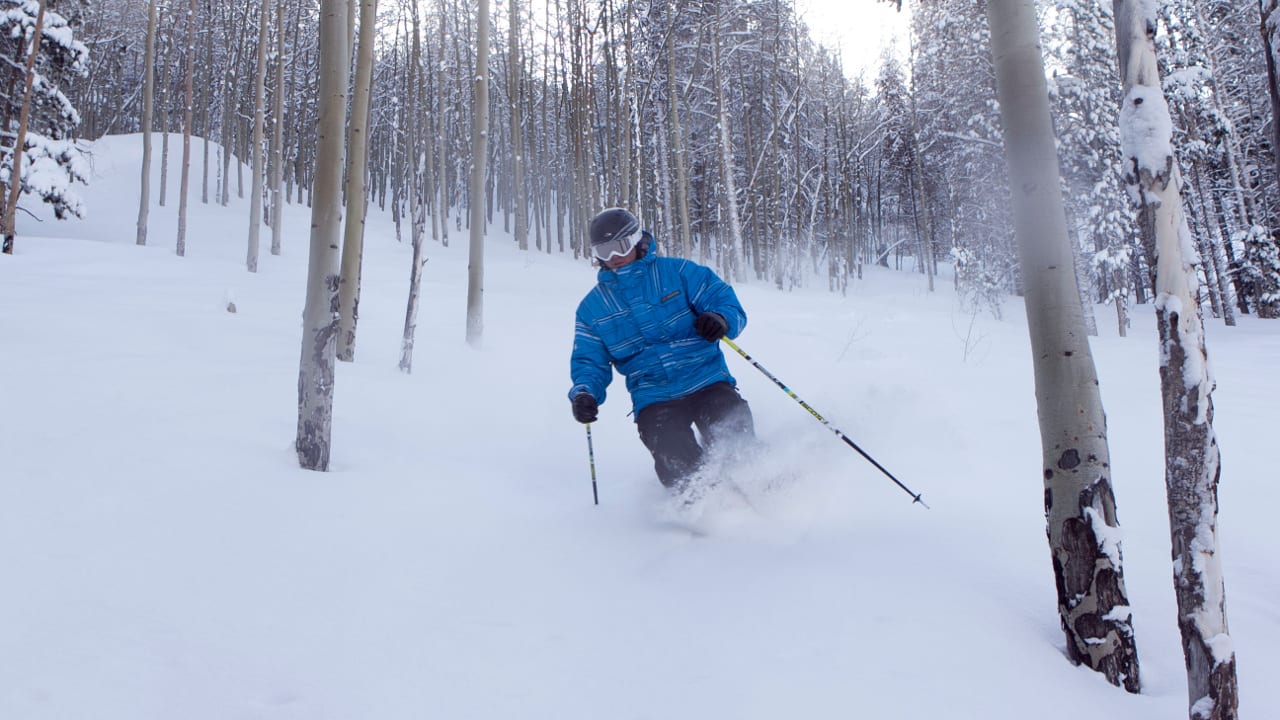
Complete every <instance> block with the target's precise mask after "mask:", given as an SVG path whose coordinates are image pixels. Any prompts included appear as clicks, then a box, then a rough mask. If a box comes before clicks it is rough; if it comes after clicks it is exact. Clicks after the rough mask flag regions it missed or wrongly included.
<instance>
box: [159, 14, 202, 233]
mask: <svg viewBox="0 0 1280 720" xmlns="http://www.w3.org/2000/svg"><path fill="white" fill-rule="evenodd" d="M186 56H187V58H186V59H187V62H186V65H185V67H186V69H185V71H184V79H183V81H182V88H183V89H182V171H181V173H180V177H179V180H178V250H177V252H178V254H179V255H185V254H186V252H187V195H189V194H190V188H191V121H192V117H193V115H192V111H193V109H194V107H193V106H194V105H195V92H194V90H195V88H194V82H195V69H196V0H191V2H190V3H189V4H188V5H187V52H186ZM165 136H166V137H168V133H166V134H165Z"/></svg>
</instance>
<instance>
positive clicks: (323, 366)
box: [295, 0, 348, 472]
mask: <svg viewBox="0 0 1280 720" xmlns="http://www.w3.org/2000/svg"><path fill="white" fill-rule="evenodd" d="M346 25H347V0H320V86H319V103H320V108H319V110H320V117H319V122H318V123H317V124H316V165H315V189H314V191H313V192H312V198H311V199H312V204H311V252H310V258H309V261H308V266H307V301H306V306H305V307H304V308H303V311H302V357H301V360H300V362H299V366H298V437H297V441H296V442H295V447H296V449H297V452H298V464H299V465H301V466H302V468H304V469H306V470H319V471H322V472H323V471H327V470H328V469H329V446H330V442H329V440H330V435H331V429H332V425H333V385H334V365H335V360H334V356H335V349H336V347H337V333H338V322H337V318H338V242H339V241H340V239H341V234H342V159H343V142H342V141H343V128H344V120H345V119H346V111H347V68H348V62H347V27H346Z"/></svg>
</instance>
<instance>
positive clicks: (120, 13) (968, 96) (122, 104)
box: [0, 0, 1280, 331]
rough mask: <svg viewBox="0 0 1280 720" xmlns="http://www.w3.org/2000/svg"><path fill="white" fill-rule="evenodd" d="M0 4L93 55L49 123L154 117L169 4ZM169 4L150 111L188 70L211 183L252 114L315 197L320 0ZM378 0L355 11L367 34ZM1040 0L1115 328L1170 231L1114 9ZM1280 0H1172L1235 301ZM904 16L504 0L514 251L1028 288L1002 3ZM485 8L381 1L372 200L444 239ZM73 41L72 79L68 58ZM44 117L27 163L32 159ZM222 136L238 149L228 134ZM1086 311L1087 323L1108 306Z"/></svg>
mask: <svg viewBox="0 0 1280 720" xmlns="http://www.w3.org/2000/svg"><path fill="white" fill-rule="evenodd" d="M866 1H867V2H868V3H870V2H871V1H872V0H866ZM5 4H7V5H12V6H19V7H27V8H29V9H34V8H35V7H36V6H37V5H38V4H39V5H47V6H48V8H49V10H50V11H51V12H56V14H57V15H58V16H59V17H60V18H65V20H66V23H68V24H69V25H70V27H73V28H74V30H75V35H76V38H77V41H78V43H83V45H84V46H86V47H87V48H88V50H89V52H87V53H86V56H85V57H84V58H79V59H78V60H75V59H73V60H68V59H66V58H63V57H60V56H59V54H58V53H54V52H53V51H52V50H50V51H46V50H44V49H42V50H41V55H42V57H41V60H40V62H39V63H38V64H37V67H48V68H50V69H51V70H52V69H55V68H56V69H59V70H58V71H59V73H60V74H59V77H58V78H57V79H60V80H61V83H60V84H59V85H56V86H55V87H61V89H62V92H63V93H65V95H66V97H67V98H69V102H70V104H71V105H72V106H74V109H75V110H76V111H78V114H79V117H78V120H79V125H78V129H76V130H75V131H74V132H71V131H69V130H67V129H66V128H58V127H55V125H56V124H55V123H51V122H49V121H46V122H45V123H44V125H43V127H46V128H48V129H47V130H44V131H41V132H45V136H46V137H50V138H54V139H62V138H65V137H71V136H75V137H78V138H80V139H84V140H90V139H94V138H97V137H100V136H102V135H105V134H119V133H128V132H138V131H140V130H141V129H142V128H143V117H142V116H143V105H144V102H143V101H144V94H145V93H144V92H143V90H144V85H145V82H144V76H145V75H146V68H147V67H149V66H148V63H147V61H146V60H147V58H146V48H147V47H148V44H147V33H148V23H147V16H148V6H149V4H150V3H149V1H148V0H96V1H95V2H92V3H87V2H83V1H82V0H48V1H47V2H45V3H37V2H36V0H22V1H21V2H18V1H16V0H5ZM157 5H158V21H157V24H156V29H155V38H154V44H155V45H154V46H155V51H154V58H153V59H154V62H153V64H152V65H151V67H153V72H154V80H155V92H154V101H153V109H152V116H151V124H152V127H153V128H154V129H155V130H157V131H169V132H181V131H182V130H183V128H184V109H185V102H186V101H185V89H186V87H185V86H186V77H185V73H186V70H187V68H191V69H192V71H193V73H194V78H193V87H194V95H193V98H192V119H191V133H192V135H193V136H194V137H195V138H197V140H196V143H197V147H196V148H195V149H194V151H193V154H194V158H193V172H194V173H196V176H195V178H194V180H193V184H194V183H198V185H199V188H200V199H201V201H203V202H222V203H226V202H227V201H228V199H229V197H230V193H232V192H234V193H236V194H237V195H238V196H244V195H245V194H253V190H252V188H253V187H255V185H254V183H253V178H247V177H245V175H246V174H250V175H251V174H254V173H252V172H249V173H246V172H245V170H244V169H243V168H244V165H242V164H241V162H233V161H243V162H244V163H245V164H249V163H251V161H252V160H253V159H254V158H255V154H254V153H253V152H252V146H253V145H254V142H255V137H257V138H261V140H259V143H260V144H261V147H262V149H263V153H262V155H263V157H264V158H265V162H264V163H263V164H262V167H263V172H264V178H263V179H264V180H265V182H264V183H263V185H261V187H264V188H265V189H264V190H263V191H262V193H261V195H262V197H263V200H264V202H265V207H266V209H265V213H264V214H263V219H264V222H267V223H272V222H273V221H272V217H273V214H274V213H273V212H272V209H271V205H272V203H278V202H295V203H296V202H303V203H305V202H309V201H310V199H311V192H312V184H313V180H314V175H315V159H316V147H315V138H314V128H315V126H316V122H317V117H318V103H317V93H318V82H317V78H318V66H319V46H318V18H319V15H318V6H317V3H316V1H315V0H267V1H266V2H253V3H216V2H211V1H210V0H195V1H194V2H176V1H174V0H166V1H164V2H158V3H157ZM357 5H358V3H350V4H349V10H348V14H349V16H350V20H351V22H350V25H351V29H350V30H349V40H350V41H351V42H352V43H354V42H355V28H356V27H358V25H359V23H358V22H356V19H355V18H356V13H357ZM1038 5H1039V10H1040V24H1041V28H1042V32H1043V34H1044V47H1045V52H1046V59H1045V60H1046V71H1047V73H1048V74H1049V80H1050V85H1049V92H1050V95H1051V97H1052V103H1053V115H1054V123H1055V129H1056V132H1057V135H1058V141H1059V149H1060V158H1061V167H1062V183H1063V187H1064V189H1065V190H1066V191H1067V195H1066V197H1067V203H1068V214H1069V224H1070V229H1071V234H1072V239H1073V242H1074V244H1075V246H1076V255H1077V273H1078V275H1079V276H1080V279H1081V293H1082V295H1087V296H1088V297H1090V298H1092V299H1093V300H1095V301H1109V302H1112V303H1113V304H1114V305H1115V307H1116V310H1117V313H1118V322H1119V323H1120V326H1121V328H1122V331H1123V328H1124V327H1125V325H1126V321H1125V312H1126V308H1127V306H1128V303H1130V302H1135V301H1136V302H1139V303H1143V302H1148V301H1149V300H1150V299H1151V298H1152V296H1153V291H1154V288H1153V285H1152V283H1153V280H1152V272H1151V262H1150V257H1151V249H1150V248H1144V247H1142V243H1141V241H1140V240H1139V233H1137V232H1136V231H1135V225H1134V220H1135V217H1134V215H1133V210H1132V202H1131V201H1130V200H1129V199H1128V198H1127V197H1126V196H1125V192H1124V188H1123V184H1122V182H1121V181H1120V179H1119V173H1118V162H1119V150H1118V148H1119V137H1118V134H1117V131H1116V130H1115V117H1116V109H1117V107H1118V105H1117V102H1118V95H1119V92H1120V84H1119V81H1118V78H1117V74H1116V62H1115V43H1114V30H1113V24H1114V23H1113V19H1112V17H1111V12H1110V8H1109V6H1108V3H1095V2H1085V1H1083V0H1056V1H1055V2H1040V3H1038ZM1274 6H1275V3H1274V2H1273V1H1272V0H1262V1H1261V2H1259V3H1258V4H1256V5H1254V4H1251V3H1249V2H1243V3H1242V2H1227V1H1225V0H1215V1H1212V2H1192V1H1191V0H1170V1H1169V2H1167V3H1165V4H1163V5H1162V6H1161V8H1162V9H1161V13H1160V18H1159V25H1160V27H1159V28H1158V33H1157V41H1158V43H1159V50H1160V52H1159V61H1160V63H1161V68H1160V69H1161V76H1162V77H1163V78H1165V87H1166V91H1167V92H1168V94H1169V101H1170V104H1171V110H1172V113H1173V115H1174V122H1175V133H1176V138H1175V139H1176V142H1177V144H1178V147H1179V148H1180V149H1181V150H1182V153H1181V154H1180V156H1179V157H1180V162H1181V164H1182V175H1183V178H1184V180H1185V184H1184V190H1183V195H1184V197H1185V198H1186V204H1187V209H1188V214H1189V220H1190V224H1191V229H1192V231H1193V236H1194V238H1195V242H1196V243H1197V250H1198V251H1199V252H1200V255H1201V257H1202V259H1203V262H1202V263H1200V264H1198V265H1197V268H1198V271H1199V272H1200V273H1201V275H1202V281H1203V282H1202V283H1201V287H1202V288H1203V298H1202V300H1203V302H1204V304H1205V308H1206V310H1207V311H1208V312H1211V313H1212V314H1213V315H1214V316H1215V317H1223V318H1225V320H1226V321H1227V322H1228V323H1232V322H1234V318H1235V316H1236V315H1237V314H1256V315H1258V316H1261V317H1272V316H1275V315H1276V314H1278V313H1280V250H1278V247H1280V240H1278V238H1280V184H1278V182H1277V175H1278V173H1280V165H1278V164H1277V160H1276V154H1275V152H1274V146H1275V142H1276V138H1277V132H1276V129H1275V125H1276V123H1275V122H1273V119H1272V118H1273V107H1274V103H1275V102H1276V93H1277V80H1276V76H1275V65H1276V62H1275V55H1274V54H1273V53H1270V52H1268V50H1271V49H1274V47H1275V43H1274V42H1271V41H1270V40H1269V39H1268V36H1267V35H1265V32H1266V31H1267V28H1270V32H1271V35H1272V36H1274V34H1275V29H1274V28H1275V23H1272V24H1271V25H1267V24H1266V23H1265V22H1264V18H1265V17H1266V16H1267V15H1268V14H1274V12H1275V8H1274ZM911 10H912V31H911V34H910V38H909V39H908V41H907V42H906V43H904V45H905V47H904V48H903V51H902V52H899V53H886V54H885V56H884V57H883V61H882V63H881V65H880V66H879V67H878V68H876V69H874V70H869V71H867V72H866V74H865V76H863V77H847V76H846V75H847V74H848V73H846V72H844V69H843V67H842V63H841V58H840V57H839V55H838V54H836V53H835V52H833V51H832V50H830V49H828V48H825V47H822V46H820V45H818V44H816V43H815V42H814V41H813V40H812V39H811V36H810V33H809V31H808V29H807V28H806V27H805V26H804V25H803V24H802V23H801V22H800V21H799V20H798V19H797V15H796V10H795V8H794V6H793V4H792V3H791V2H788V1H787V0H707V1H705V2H699V3H678V2H666V1H655V2H623V1H622V0H598V1H596V2H586V1H585V0H548V2H545V3H538V4H532V3H529V2H527V0H515V1H508V2H495V3H493V6H492V9H491V12H492V18H491V20H492V22H491V25H492V27H493V28H494V31H493V32H492V33H491V35H492V52H491V53H490V54H489V62H488V67H489V78H488V80H489V82H488V89H489V92H488V98H489V106H490V111H489V123H488V137H489V138H490V142H489V143H488V149H487V155H488V162H487V163H486V168H487V172H486V182H485V186H484V187H485V191H484V197H483V198H482V199H481V200H480V202H482V203H483V204H484V208H483V209H484V216H485V217H486V218H487V222H488V223H490V224H494V225H496V224H499V223H500V224H501V227H503V229H504V230H508V231H511V232H512V233H513V234H514V235H515V237H516V241H517V242H518V243H519V244H520V245H521V247H530V248H532V249H533V250H536V251H543V252H564V253H572V254H574V255H581V254H582V243H583V233H584V228H585V225H586V219H587V218H589V217H590V215H591V214H592V213H593V212H594V211H595V210H597V209H599V208H600V207H603V206H607V205H614V204H617V205H626V206H629V207H633V208H636V209H637V210H638V211H639V212H640V214H641V217H642V220H643V221H644V223H645V224H646V226H648V227H650V228H651V229H653V230H654V232H655V234H656V235H657V237H658V238H659V239H660V241H661V243H662V246H663V252H665V253H668V254H675V255H684V256H689V257H693V258H696V259H699V260H701V261H703V262H706V263H708V264H711V265H713V266H714V267H715V268H716V269H717V270H719V271H720V272H721V273H722V274H724V275H726V276H728V277H730V278H732V279H735V280H745V279H755V280H759V281H766V282H769V283H772V284H775V285H776V286H777V287H779V288H783V289H786V288H790V287H794V286H796V285H798V284H801V283H807V282H811V281H812V278H813V277H814V276H815V275H814V273H815V271H816V272H817V273H818V275H817V276H818V277H825V278H827V282H828V283H829V285H830V287H831V288H832V289H834V290H840V289H843V288H845V287H847V283H849V282H850V281H856V279H857V277H858V273H859V271H860V268H861V266H862V265H863V264H865V263H881V264H891V265H893V266H895V267H904V266H906V267H908V268H909V269H913V270H915V271H918V272H922V273H926V274H928V275H929V276H930V279H931V280H932V277H933V273H934V271H935V270H936V266H937V264H938V263H939V262H948V261H949V262H952V263H954V264H955V266H956V282H957V285H958V287H959V289H960V290H961V292H962V293H963V294H964V296H965V297H966V298H968V299H970V300H971V301H973V303H974V304H975V307H986V308H990V309H992V310H995V309H996V306H995V304H994V303H993V302H991V300H992V299H994V298H998V297H1000V296H1003V295H1007V294H1009V293H1020V292H1021V278H1020V274H1019V269H1018V264H1017V261H1016V252H1015V244H1014V241H1013V236H1012V221H1011V219H1010V216H1009V208H1008V193H1007V189H1008V188H1007V185H1008V181H1007V172H1006V170H1005V166H1004V159H1003V151H1002V149H1001V141H1000V121H999V114H998V108H997V106H996V101H995V97H996V95H995V88H994V71H993V69H992V60H991V54H990V50H989V44H988V42H987V37H988V36H989V35H988V30H987V25H986V19H985V16H984V4H983V3H981V2H978V0H933V1H930V2H922V3H917V4H915V5H914V6H912V8H911ZM13 15H14V14H13V13H10V15H9V16H10V17H11V16H13ZM8 22H12V20H9V21H8ZM476 25H477V18H476V14H475V4H473V3H463V2H459V1H458V0H439V1H438V2H431V3H421V4H415V3H410V2H406V1H405V0H383V1H382V2H381V3H379V4H377V21H376V28H375V33H374V37H375V40H374V48H373V67H372V87H371V97H370V101H369V112H368V117H367V130H366V132H367V137H368V149H367V156H368V162H367V175H366V177H367V181H368V184H367V187H368V190H369V201H370V202H371V203H373V204H375V205H376V206H377V207H378V208H380V209H383V210H387V211H389V212H391V213H392V214H393V215H394V216H395V217H396V218H397V220H398V221H399V222H400V223H401V224H403V223H408V222H410V221H411V220H413V221H415V222H417V223H419V224H420V226H421V227H422V229H423V231H424V232H429V233H430V235H429V237H430V238H431V239H433V240H434V241H436V242H440V243H446V244H447V243H449V242H450V241H452V240H455V239H456V238H458V237H461V236H463V235H464V233H465V232H467V231H468V227H469V225H470V217H471V215H470V208H471V206H472V202H471V197H472V191H471V188H470V178H469V168H470V167H471V158H470V150H471V127H470V124H471V120H472V118H473V117H474V114H473V97H474V95H475V92H474V91H475V88H474V83H473V81H472V79H471V78H470V68H471V67H472V66H473V64H474V54H475V52H476V44H475V42H474V37H473V36H474V34H475V30H476ZM5 37H6V40H5V42H7V43H8V49H7V51H6V52H5V56H6V57H7V58H8V59H9V61H10V64H17V65H22V64H23V61H24V59H25V57H26V54H27V45H26V43H24V42H23V41H22V40H20V39H15V36H14V34H13V33H6V34H5ZM43 47H46V48H48V47H50V44H49V43H46V44H45V46H43ZM55 47H56V46H55ZM259 50H262V51H263V52H259ZM60 55H66V53H65V52H62V53H60ZM353 55H354V53H349V57H351V56H353ZM75 62H79V63H82V64H83V68H81V69H79V71H78V72H68V71H65V70H61V68H64V67H70V66H71V65H74V63H75ZM17 77H19V75H17V74H12V73H11V74H10V76H9V79H8V80H7V81H6V91H7V92H6V96H5V101H6V105H5V113H6V119H10V122H9V123H8V125H9V126H14V125H16V123H15V122H13V121H12V120H11V119H12V118H16V110H17V108H18V107H19V105H20V100H21V93H20V92H17V91H16V90H17V89H18V88H19V87H20V86H15V78H17ZM411 79H412V80H411ZM254 80H258V81H262V83H263V88H262V92H255V82H254ZM411 81H412V83H413V85H414V87H412V88H410V87H409V85H410V82H411ZM55 116H56V109H54V108H51V107H49V106H48V104H46V105H45V106H42V107H40V108H37V110H36V112H34V113H33V128H32V131H37V130H38V128H36V127H35V126H36V125H38V124H39V123H36V122H35V118H39V117H46V118H52V117H55ZM256 118H262V123H263V126H261V127H260V128H259V132H258V133H257V134H255V119H256ZM32 131H29V134H28V141H27V145H28V152H27V155H28V156H31V155H32V154H33V153H35V152H37V150H36V149H35V148H33V147H32V146H31V141H30V139H29V138H30V132H32ZM8 132H9V134H7V135H6V136H5V141H4V142H3V143H0V145H3V146H4V148H6V149H4V150H3V151H0V152H4V153H5V154H4V156H3V157H2V158H0V161H2V162H3V163H4V167H5V168H8V167H9V165H11V159H10V158H11V157H12V152H11V149H12V143H13V132H12V130H10V131H8ZM161 137H162V138H163V140H162V147H161V148H160V153H161V154H162V155H167V153H168V152H171V149H170V148H169V143H168V138H167V135H166V136H161ZM206 141H212V142H214V143H217V145H216V146H212V147H220V148H222V149H223V154H222V156H221V157H210V154H211V150H210V147H211V145H210V144H209V142H206ZM37 147H46V148H47V147H49V146H48V144H45V145H43V146H37ZM44 152H48V151H47V150H46V151H44ZM410 153H412V154H413V155H414V156H415V157H416V161H412V162H411V161H410V160H409V154H410ZM162 167H163V165H162ZM255 167H256V166H255ZM24 174H25V173H24ZM411 174H412V175H413V177H410V175H411ZM3 179H4V178H0V180H3ZM170 184H171V183H170V182H169V180H168V179H167V178H163V177H162V179H161V183H160V187H159V188H158V194H157V199H158V201H160V202H162V203H163V202H168V201H171V200H172V195H173V192H174V190H173V188H171V187H169V185H170ZM414 213H417V214H416V215H414ZM428 224H429V228H428V227H427V225H428ZM273 230H275V232H278V229H277V228H275V226H274V225H273ZM530 236H532V237H530ZM273 238H275V241H274V242H275V244H274V245H273V247H277V248H278V242H279V240H278V235H273ZM1086 310H1087V311H1088V314H1089V317H1088V318H1087V320H1088V322H1089V323H1090V324H1091V325H1093V323H1095V322H1096V321H1095V320H1094V319H1093V317H1092V313H1091V310H1092V303H1086Z"/></svg>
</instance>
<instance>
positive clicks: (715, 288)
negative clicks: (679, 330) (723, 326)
mask: <svg viewBox="0 0 1280 720" xmlns="http://www.w3.org/2000/svg"><path fill="white" fill-rule="evenodd" d="M681 272H682V274H683V275H684V278H685V287H686V288H688V290H689V304H690V305H691V306H692V307H693V311H694V314H695V315H696V314H699V313H704V312H713V313H715V314H717V315H719V316H720V317H722V318H724V320H725V322H726V323H728V325H729V329H728V331H727V332H726V333H725V336H727V337H728V338H730V339H733V338H736V337H738V335H739V334H741V333H742V331H743V330H744V329H746V327H747V311H746V310H743V309H742V303H740V302H738V294H737V293H735V292H734V291H733V287H731V286H730V285H729V283H727V282H725V281H724V280H721V279H720V276H719V275H716V274H715V272H713V271H712V270H711V268H709V267H705V266H703V265H697V264H695V263H691V262H690V263H685V266H684V268H682V271H681Z"/></svg>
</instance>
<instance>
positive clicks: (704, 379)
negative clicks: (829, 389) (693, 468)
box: [569, 233, 747, 414]
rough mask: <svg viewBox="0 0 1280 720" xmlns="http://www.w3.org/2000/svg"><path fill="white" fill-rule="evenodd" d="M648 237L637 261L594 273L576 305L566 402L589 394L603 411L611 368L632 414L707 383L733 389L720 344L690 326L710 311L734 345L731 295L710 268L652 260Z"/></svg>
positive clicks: (742, 316)
mask: <svg viewBox="0 0 1280 720" xmlns="http://www.w3.org/2000/svg"><path fill="white" fill-rule="evenodd" d="M646 235H648V233H646ZM651 238H652V236H648V239H649V240H650V242H649V247H648V249H647V252H646V253H645V255H644V257H641V258H639V259H638V260H635V261H633V262H631V263H629V264H627V265H625V266H623V267H621V268H618V269H617V270H610V269H608V268H601V269H600V271H599V273H597V275H596V279H597V283H596V286H595V287H594V288H593V289H592V290H591V292H589V293H587V296H586V297H585V298H583V299H582V302H581V303H579V304H578V312H577V316H576V317H575V322H574V334H573V355H572V357H571V358H570V362H569V374H570V376H571V377H572V379H573V387H572V388H571V389H570V390H569V398H570V399H573V397H574V396H575V395H577V394H578V393H580V392H588V393H591V395H592V396H593V397H595V399H596V401H597V402H599V403H602V404H603V403H604V400H605V388H607V387H608V386H609V383H610V382H611V381H612V380H613V372H612V368H611V366H612V367H616V368H617V369H618V372H620V373H621V374H622V375H623V376H624V377H625V378H626V379H627V391H628V392H630V393H631V403H632V412H634V413H637V414H638V413H639V412H640V411H641V410H643V409H644V408H645V407H646V406H648V405H652V404H653V403H657V402H663V401H665V400H674V399H676V398H681V397H684V396H686V395H689V394H691V393H693V392H696V391H698V390H701V389H702V388H704V387H707V386H708V385H711V384H713V383H717V382H728V383H729V384H731V385H736V384H737V381H735V380H734V379H733V376H732V375H730V374H729V368H728V366H727V365H726V364H725V361H724V353H723V352H721V350H720V343H718V342H707V341H706V340H704V339H703V338H702V337H701V336H699V335H698V333H697V332H696V331H695V330H694V327H693V321H694V318H696V317H697V316H698V314H699V313H703V312H713V313H716V314H718V315H720V316H721V317H723V318H724V319H725V321H726V322H727V323H728V325H729V329H728V332H727V333H726V334H727V335H728V337H729V338H730V339H733V338H736V337H737V336H738V334H739V333H741V332H742V330H743V328H745V327H746V326H747V313H746V311H744V310H743V309H742V305H741V304H740V303H739V302H738V296H737V294H735V293H734V291H733V288H732V287H730V286H729V284H728V283H726V282H725V281H723V280H721V279H720V278H719V276H717V275H716V274H715V273H714V272H713V271H712V270H711V268H708V267H705V266H703V265H699V264H697V263H695V262H691V261H689V260H684V259H680V258H670V257H659V256H658V255H657V253H656V252H655V251H656V243H655V242H653V241H652V239H651Z"/></svg>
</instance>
